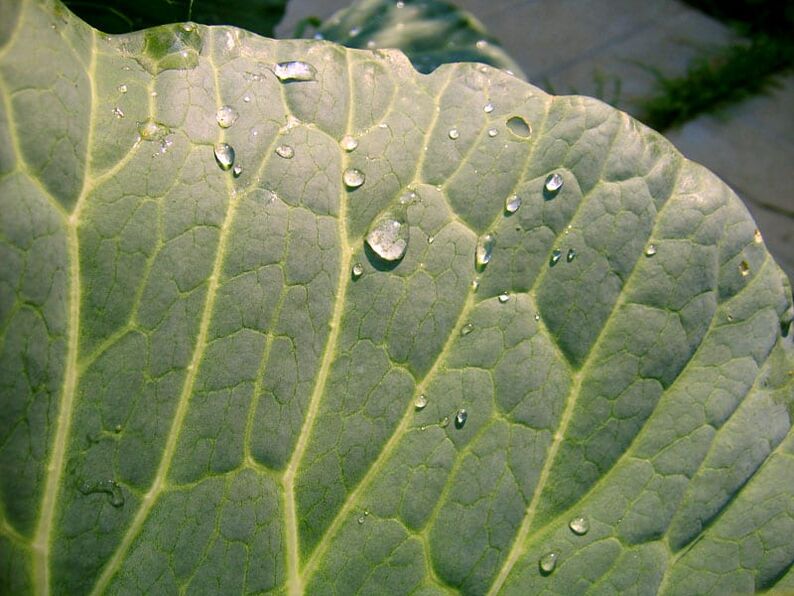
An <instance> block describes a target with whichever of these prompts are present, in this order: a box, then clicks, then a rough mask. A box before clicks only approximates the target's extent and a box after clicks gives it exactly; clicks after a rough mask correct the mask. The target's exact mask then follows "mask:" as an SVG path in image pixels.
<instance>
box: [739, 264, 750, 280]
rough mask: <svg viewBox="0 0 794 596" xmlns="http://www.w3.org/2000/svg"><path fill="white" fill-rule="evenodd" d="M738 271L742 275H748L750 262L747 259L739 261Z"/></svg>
mask: <svg viewBox="0 0 794 596" xmlns="http://www.w3.org/2000/svg"><path fill="white" fill-rule="evenodd" d="M739 273H741V274H742V277H747V276H748V275H750V264H749V263H748V262H747V261H742V262H741V263H739Z"/></svg>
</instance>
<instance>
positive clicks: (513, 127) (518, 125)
mask: <svg viewBox="0 0 794 596" xmlns="http://www.w3.org/2000/svg"><path fill="white" fill-rule="evenodd" d="M507 128H508V129H510V132H512V133H513V134H514V135H516V136H518V137H522V138H527V137H528V136H529V135H530V134H532V129H531V128H530V127H529V124H528V123H527V121H526V120H524V119H523V118H522V117H521V116H513V117H512V118H508V119H507Z"/></svg>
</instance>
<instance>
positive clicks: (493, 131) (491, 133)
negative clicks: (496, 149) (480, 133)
mask: <svg viewBox="0 0 794 596" xmlns="http://www.w3.org/2000/svg"><path fill="white" fill-rule="evenodd" d="M498 134H499V131H498V130H496V129H495V128H489V129H488V136H489V137H491V138H493V137H495V136H496V135H498Z"/></svg>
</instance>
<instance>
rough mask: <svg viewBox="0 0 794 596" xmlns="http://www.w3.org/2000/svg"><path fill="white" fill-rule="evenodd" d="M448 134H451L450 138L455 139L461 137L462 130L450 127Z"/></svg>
mask: <svg viewBox="0 0 794 596" xmlns="http://www.w3.org/2000/svg"><path fill="white" fill-rule="evenodd" d="M447 134H448V135H449V138H450V139H452V140H453V141H455V140H457V139H459V138H460V131H459V130H458V129H457V128H450V129H449V133H447Z"/></svg>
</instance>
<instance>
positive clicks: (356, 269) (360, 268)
mask: <svg viewBox="0 0 794 596" xmlns="http://www.w3.org/2000/svg"><path fill="white" fill-rule="evenodd" d="M352 273H353V279H358V278H359V277H361V275H362V274H363V273H364V265H362V264H361V263H356V264H355V265H353V269H352Z"/></svg>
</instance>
